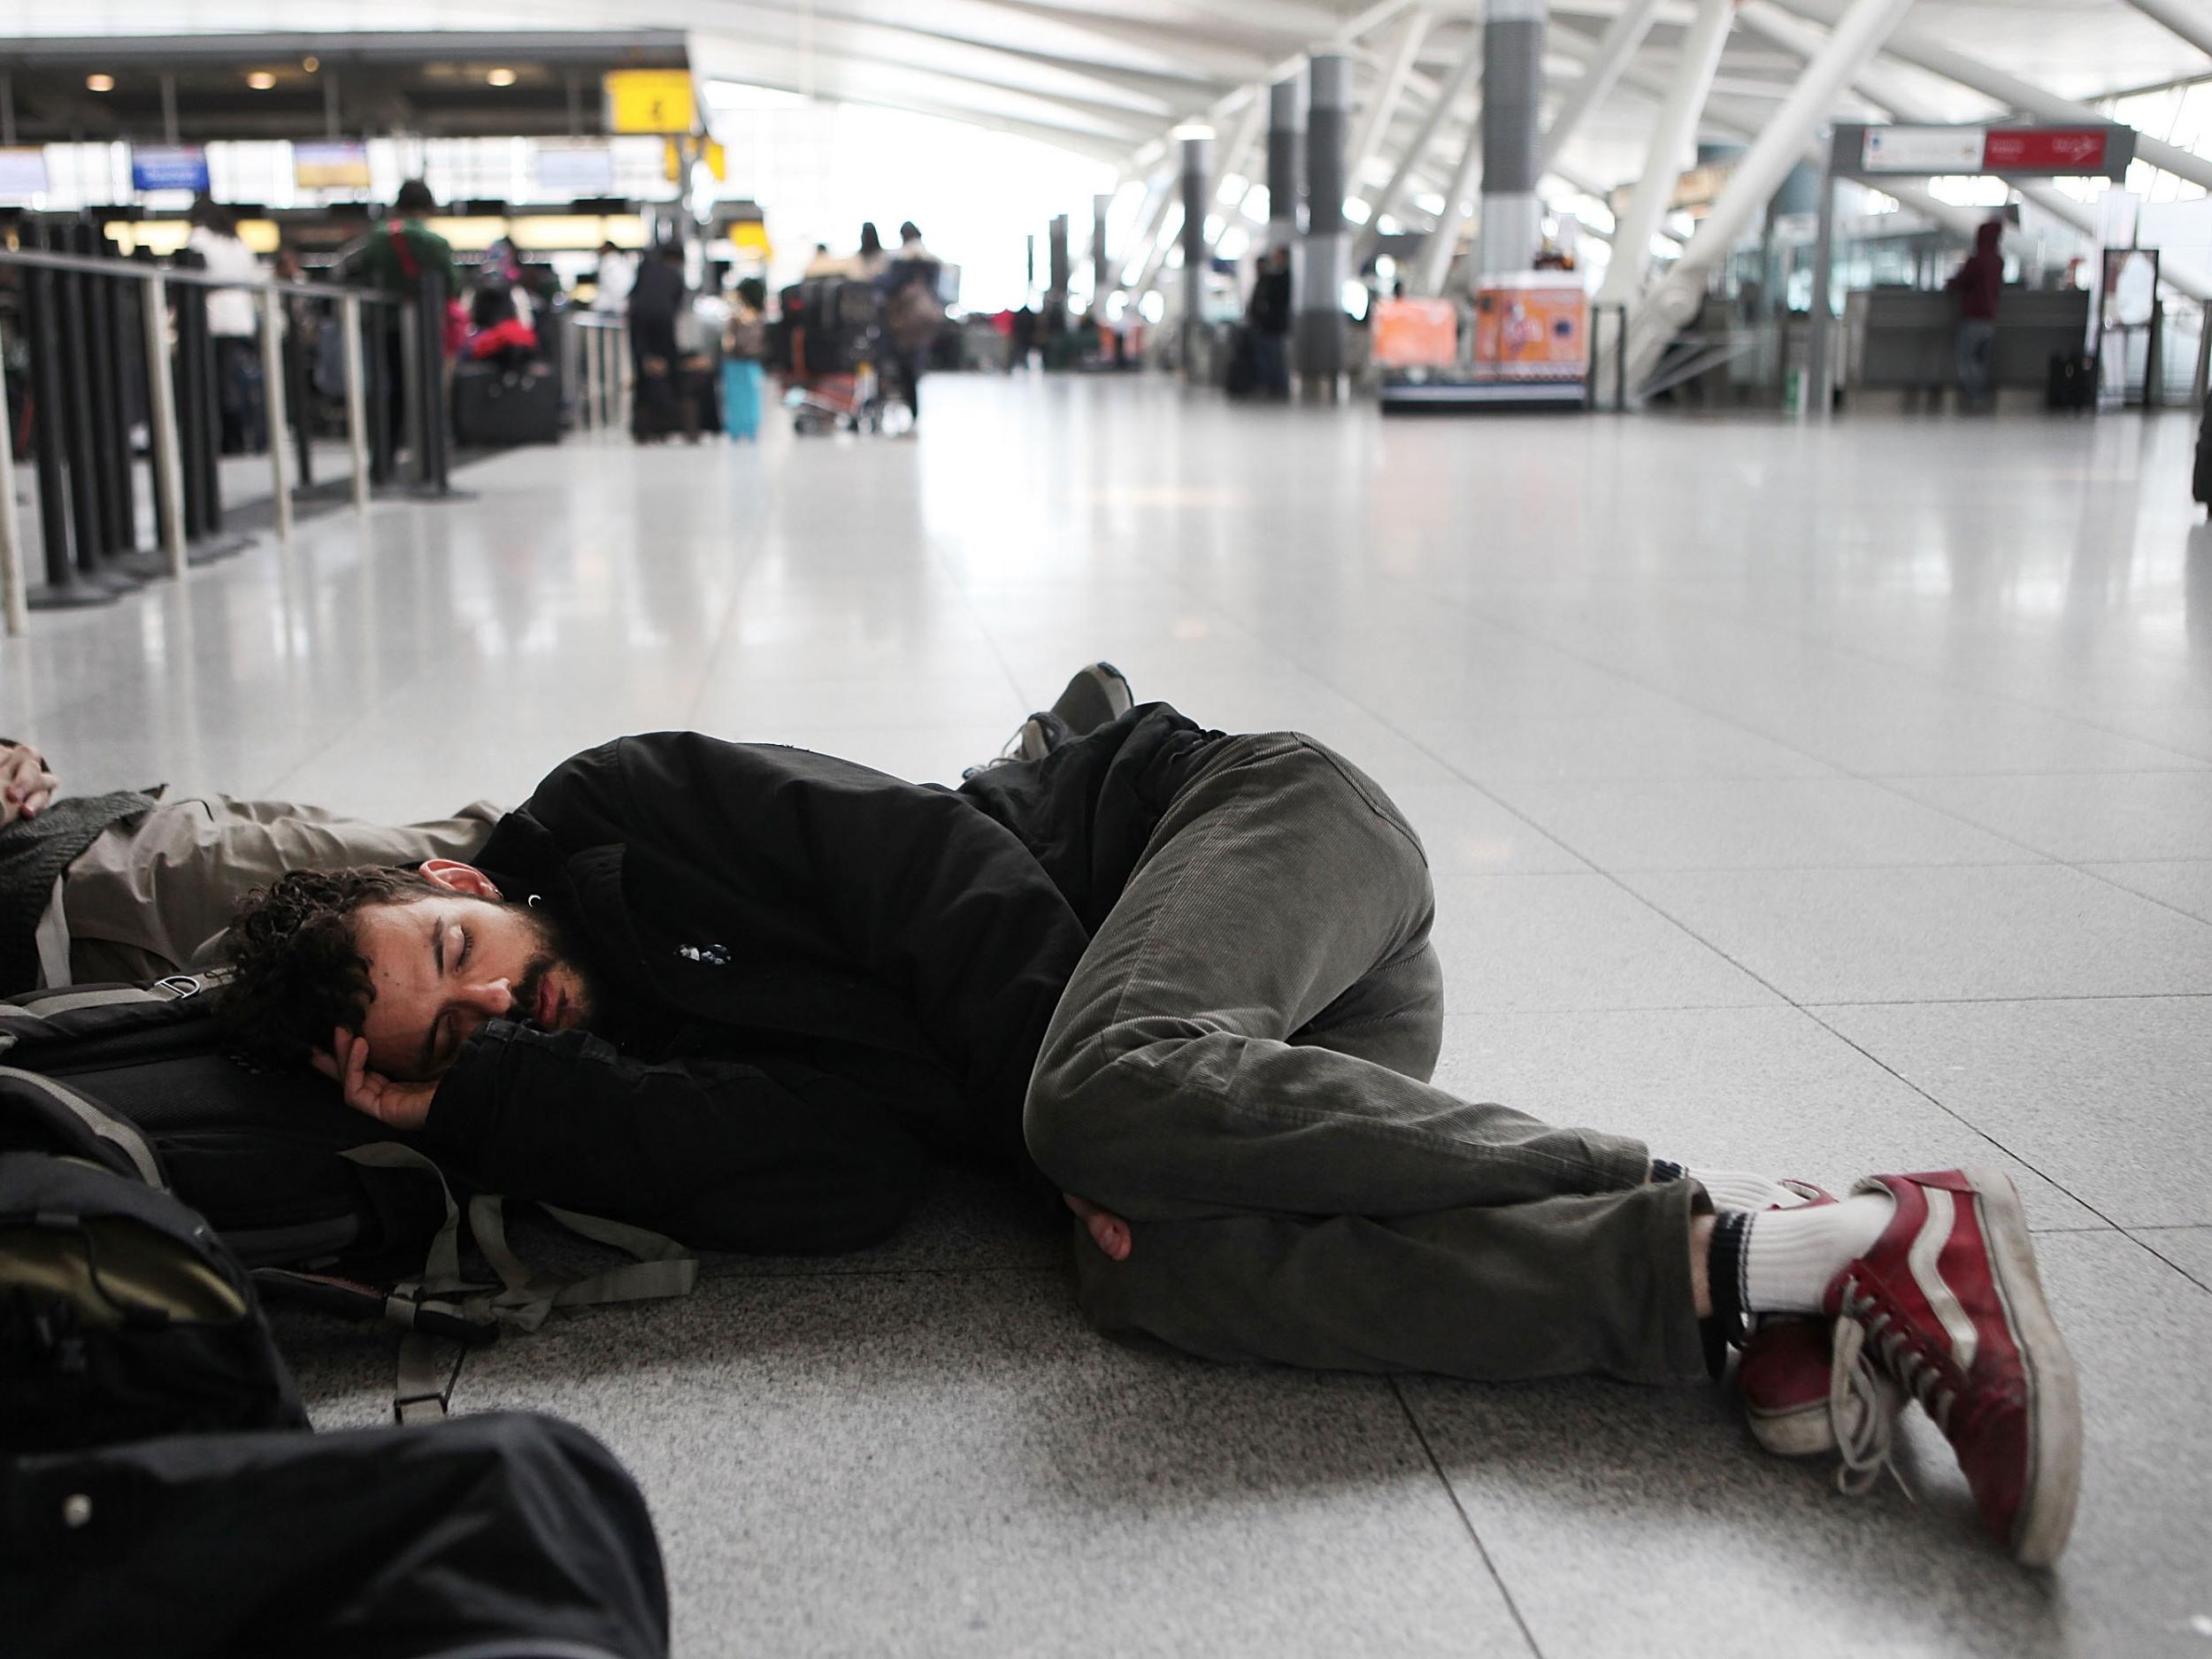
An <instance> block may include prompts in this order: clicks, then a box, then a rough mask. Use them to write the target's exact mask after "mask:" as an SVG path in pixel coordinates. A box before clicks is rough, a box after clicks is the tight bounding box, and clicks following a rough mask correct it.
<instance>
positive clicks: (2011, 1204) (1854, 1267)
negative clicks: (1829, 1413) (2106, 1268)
mask: <svg viewBox="0 0 2212 1659" xmlns="http://www.w3.org/2000/svg"><path fill="white" fill-rule="evenodd" d="M1852 1190H1853V1191H1854V1192H1855V1193H1875V1192H1882V1193H1887V1194H1889V1195H1890V1196H1891V1197H1893V1198H1894V1199H1895V1200H1896V1201H1897V1214H1896V1216H1895V1217H1893V1219H1892V1220H1891V1222H1890V1224H1889V1226H1888V1227H1887V1229H1886V1230H1885V1231H1884V1233H1883V1234H1882V1236H1881V1237H1880V1238H1879V1239H1878V1240H1876V1241H1875V1244H1874V1248H1872V1249H1870V1250H1869V1251H1868V1252H1867V1253H1866V1254H1865V1255H1864V1256H1861V1257H1860V1258H1859V1259H1858V1260H1857V1261H1855V1262H1854V1263H1851V1264H1850V1266H1848V1267H1847V1268H1845V1269H1844V1270H1843V1271H1842V1272H1840V1273H1839V1274H1837V1275H1836V1278H1835V1282H1834V1283H1832V1285H1830V1286H1828V1296H1827V1302H1826V1311H1827V1312H1828V1313H1829V1314H1830V1315H1831V1316H1832V1317H1834V1319H1835V1321H1836V1325H1835V1350H1836V1351H1835V1358H1834V1365H1835V1368H1836V1373H1837V1374H1838V1375H1839V1376H1840V1375H1841V1374H1842V1373H1843V1371H1844V1368H1845V1367H1846V1366H1847V1365H1851V1364H1855V1363H1856V1362H1857V1361H1858V1359H1859V1357H1860V1354H1861V1350H1862V1348H1863V1349H1864V1352H1865V1354H1866V1356H1868V1357H1870V1358H1871V1359H1872V1360H1873V1361H1874V1362H1875V1363H1876V1364H1877V1365H1878V1366H1879V1367H1880V1368H1881V1369H1882V1370H1883V1371H1886V1372H1887V1373H1888V1374H1889V1375H1890V1376H1891V1377H1893V1378H1894V1379H1896V1380H1897V1382H1898V1383H1899V1384H1901V1386H1903V1387H1904V1388H1905V1390H1906V1391H1907V1392H1909V1394H1911V1395H1912V1396H1913V1397H1914V1398H1915V1399H1916V1400H1918V1401H1919V1402H1920V1403H1921V1405H1922V1406H1923V1407H1924V1408H1925V1409H1926V1410H1927V1412H1928V1415H1929V1416H1930V1417H1933V1418H1934V1419H1935V1422H1936V1426H1937V1427H1939V1428H1940V1429H1941V1430H1942V1431H1943V1432H1944V1435H1945V1436H1946V1438H1947V1439H1948V1440H1950V1442H1951V1449H1952V1450H1953V1451H1955V1453H1957V1454H1958V1460H1959V1467H1960V1468H1961V1469H1962V1470H1963V1471H1965V1473H1966V1484H1967V1486H1969V1487H1970V1488H1971V1490H1972V1492H1973V1494H1974V1502H1975V1503H1976V1505H1977V1506H1978V1508H1979V1509H1980V1510H1981V1515H1982V1521H1983V1523H1984V1525H1986V1526H1987V1527H1988V1528H1989V1530H1990V1531H1991V1532H1993V1533H1994V1534H1995V1535H1996V1536H1997V1538H1998V1539H1999V1540H2001V1541H2002V1542H2003V1543H2004V1545H2005V1547H2006V1548H2008V1549H2009V1550H2010V1551H2011V1552H2012V1553H2013V1555H2015V1556H2016V1557H2017V1558H2018V1559H2019V1560H2021V1561H2023V1562H2025V1563H2027V1564H2028V1565H2030V1566H2032V1567H2047V1566H2049V1565H2050V1564H2051V1563H2053V1562H2054V1561H2056V1560H2057V1559H2058V1555H2059V1552H2060V1551H2061V1550H2062V1549H2063V1548H2065V1547H2066V1535H2067V1533H2068V1532H2070V1530H2071V1529H2072V1527H2073V1525H2074V1502H2075V1500H2076V1498H2077V1497H2078V1494H2079V1492H2080V1489H2081V1395H2080V1392H2079V1390H2078V1386H2077V1385H2076V1383H2075V1380H2074V1361H2073V1356H2071V1355H2070V1354H2069V1353H2068V1352H2067V1351H2066V1340H2065V1338H2063V1337H2062V1336H2061V1335H2060V1334H2059V1333H2058V1325H2057V1324H2056V1323H2055V1321H2054V1320H2053V1319H2052V1317H2051V1310H2050V1309H2049V1307H2048V1306H2047V1304H2046V1303H2045V1302H2044V1300H2043V1286H2042V1285H2041V1283H2040V1281H2039V1280H2038V1279H2037V1278H2036V1272H2035V1249H2034V1247H2033V1245H2032V1243H2031V1242H2030V1240H2029V1238H2028V1225H2027V1220H2026V1218H2025V1217H2024V1215H2023V1214H2022V1213H2021V1210H2020V1195H2019V1194H2018V1193H2016V1192H2015V1191H2014V1190H2013V1186H2012V1183H2011V1181H2010V1180H2008V1179H2006V1177H2005V1176H2004V1174H2003V1173H2002V1171H1997V1170H1942V1171H1934V1172H1932V1173H1924V1174H1918V1175H1876V1176H1870V1177H1869V1178H1868V1179H1865V1180H1863V1181H1861V1182H1860V1183H1859V1184H1858V1185H1857V1186H1856V1187H1854V1188H1853V1189H1852Z"/></svg>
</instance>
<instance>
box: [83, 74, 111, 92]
mask: <svg viewBox="0 0 2212 1659" xmlns="http://www.w3.org/2000/svg"><path fill="white" fill-rule="evenodd" d="M84 89H85V90H86V91H87V92H112V91H114V90H115V77H114V76H113V75H87V76H86V77H85V78H84Z"/></svg>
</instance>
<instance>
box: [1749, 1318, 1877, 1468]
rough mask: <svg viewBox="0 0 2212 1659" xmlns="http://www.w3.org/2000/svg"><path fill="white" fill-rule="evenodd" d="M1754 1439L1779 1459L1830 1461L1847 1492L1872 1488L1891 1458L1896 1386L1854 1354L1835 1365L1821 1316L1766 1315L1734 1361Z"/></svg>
mask: <svg viewBox="0 0 2212 1659" xmlns="http://www.w3.org/2000/svg"><path fill="white" fill-rule="evenodd" d="M1736 1386H1737V1387H1738V1388H1740V1390H1742V1392H1743V1405H1744V1421H1745V1422H1746V1423H1747V1425H1749V1427H1750V1429H1751V1438H1752V1439H1753V1440H1756V1441H1758V1442H1759V1444H1760V1445H1761V1446H1762V1447H1763V1448H1765V1449H1767V1450H1768V1451H1770V1452H1772V1453H1773V1454H1774V1455H1776V1456H1778V1457H1834V1456H1836V1455H1839V1454H1840V1455H1841V1456H1842V1459H1843V1466H1842V1467H1841V1468H1840V1469H1839V1470H1838V1471H1836V1484H1837V1485H1838V1486H1840V1487H1842V1489H1843V1490H1844V1491H1846V1492H1863V1491H1864V1490H1865V1489H1866V1488H1867V1487H1868V1486H1871V1485H1872V1484H1873V1482H1874V1479H1875V1478H1876V1477H1877V1475H1878V1473H1879V1472H1880V1470H1881V1467H1882V1465H1883V1464H1884V1463H1886V1462H1888V1460H1889V1450H1890V1441H1891V1438H1892V1427H1893V1425H1894V1424H1895V1423H1896V1421H1897V1414H1898V1412H1899V1411H1900V1410H1901V1409H1903V1407H1904V1396H1903V1395H1902V1394H1900V1393H1899V1392H1898V1389H1897V1385H1896V1384H1895V1383H1893V1382H1892V1381H1891V1380H1890V1379H1889V1378H1888V1377H1887V1376H1886V1375H1885V1374H1884V1373H1882V1372H1880V1371H1876V1370H1875V1369H1874V1367H1873V1366H1871V1365H1870V1364H1868V1363H1867V1362H1866V1358H1865V1356H1864V1355H1859V1356H1856V1357H1855V1360H1854V1361H1853V1363H1850V1364H1848V1365H1846V1366H1843V1367H1840V1368H1839V1367H1838V1366H1837V1365H1836V1363H1835V1347H1834V1343H1833V1341H1832V1340H1831V1333H1830V1328H1829V1322H1828V1321H1827V1320H1825V1319H1806V1318H1797V1317H1791V1316H1789V1315H1786V1314H1778V1315H1769V1316H1768V1317H1765V1318H1763V1319H1761V1320H1760V1321H1759V1322H1758V1323H1757V1325H1755V1326H1754V1327H1753V1328H1752V1332H1751V1335H1750V1337H1749V1339H1748V1340H1747V1341H1746V1342H1745V1343H1744V1346H1743V1354H1742V1356H1741V1357H1740V1358H1739V1359H1738V1360H1737V1362H1736Z"/></svg>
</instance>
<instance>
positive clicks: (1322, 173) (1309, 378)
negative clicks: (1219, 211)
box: [1268, 52, 1352, 402]
mask: <svg viewBox="0 0 2212 1659" xmlns="http://www.w3.org/2000/svg"><path fill="white" fill-rule="evenodd" d="M1351 101H1352V65H1351V62H1350V60H1349V59H1348V58H1343V57H1340V56H1339V55H1338V54H1336V53H1334V52H1327V53H1324V54H1322V55H1321V56H1319V57H1317V58H1310V59H1309V60H1308V62H1307V65H1306V234H1305V238H1304V240H1303V241H1302V242H1301V243H1300V244H1299V246H1300V250H1301V252H1302V258H1301V259H1300V261H1299V265H1298V267H1297V269H1296V271H1295V273H1294V276H1293V279H1292V284H1291V297H1292V302H1293V303H1294V305H1295V306H1296V308H1297V329H1298V335H1297V338H1298V376H1299V385H1300V388H1301V389H1302V391H1303V392H1304V393H1305V395H1306V396H1309V397H1322V398H1325V399H1328V400H1329V401H1331V402H1334V401H1336V400H1337V399H1339V398H1340V397H1342V396H1343V395H1344V389H1345V386H1344V370H1345V363H1344V279H1345V276H1346V274H1347V271H1348V259H1347V257H1346V256H1347V254H1348V252H1349V249H1348V246H1347V242H1348V239H1347V237H1346V236H1345V234H1344V137H1345V130H1346V128H1347V127H1348V126H1349V125H1350V119H1351ZM1268 188H1269V190H1270V191H1271V192H1272V190H1273V188H1274V187H1273V186H1272V185H1270V186H1269V187H1268Z"/></svg>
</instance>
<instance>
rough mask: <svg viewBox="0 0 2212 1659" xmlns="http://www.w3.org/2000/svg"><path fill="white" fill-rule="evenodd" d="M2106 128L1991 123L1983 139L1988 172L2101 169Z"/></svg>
mask: <svg viewBox="0 0 2212 1659" xmlns="http://www.w3.org/2000/svg"><path fill="white" fill-rule="evenodd" d="M2104 141H2105V134H2104V130H2103V129H2102V128H2101V127H1992V128H1991V129H1990V131H1989V134H1988V135H1987V137H1986V138H1985V139H1984V141H1983V143H1982V167H1983V170H1984V171H1985V172H1988V173H2102V172H2103V171H2104Z"/></svg>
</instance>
